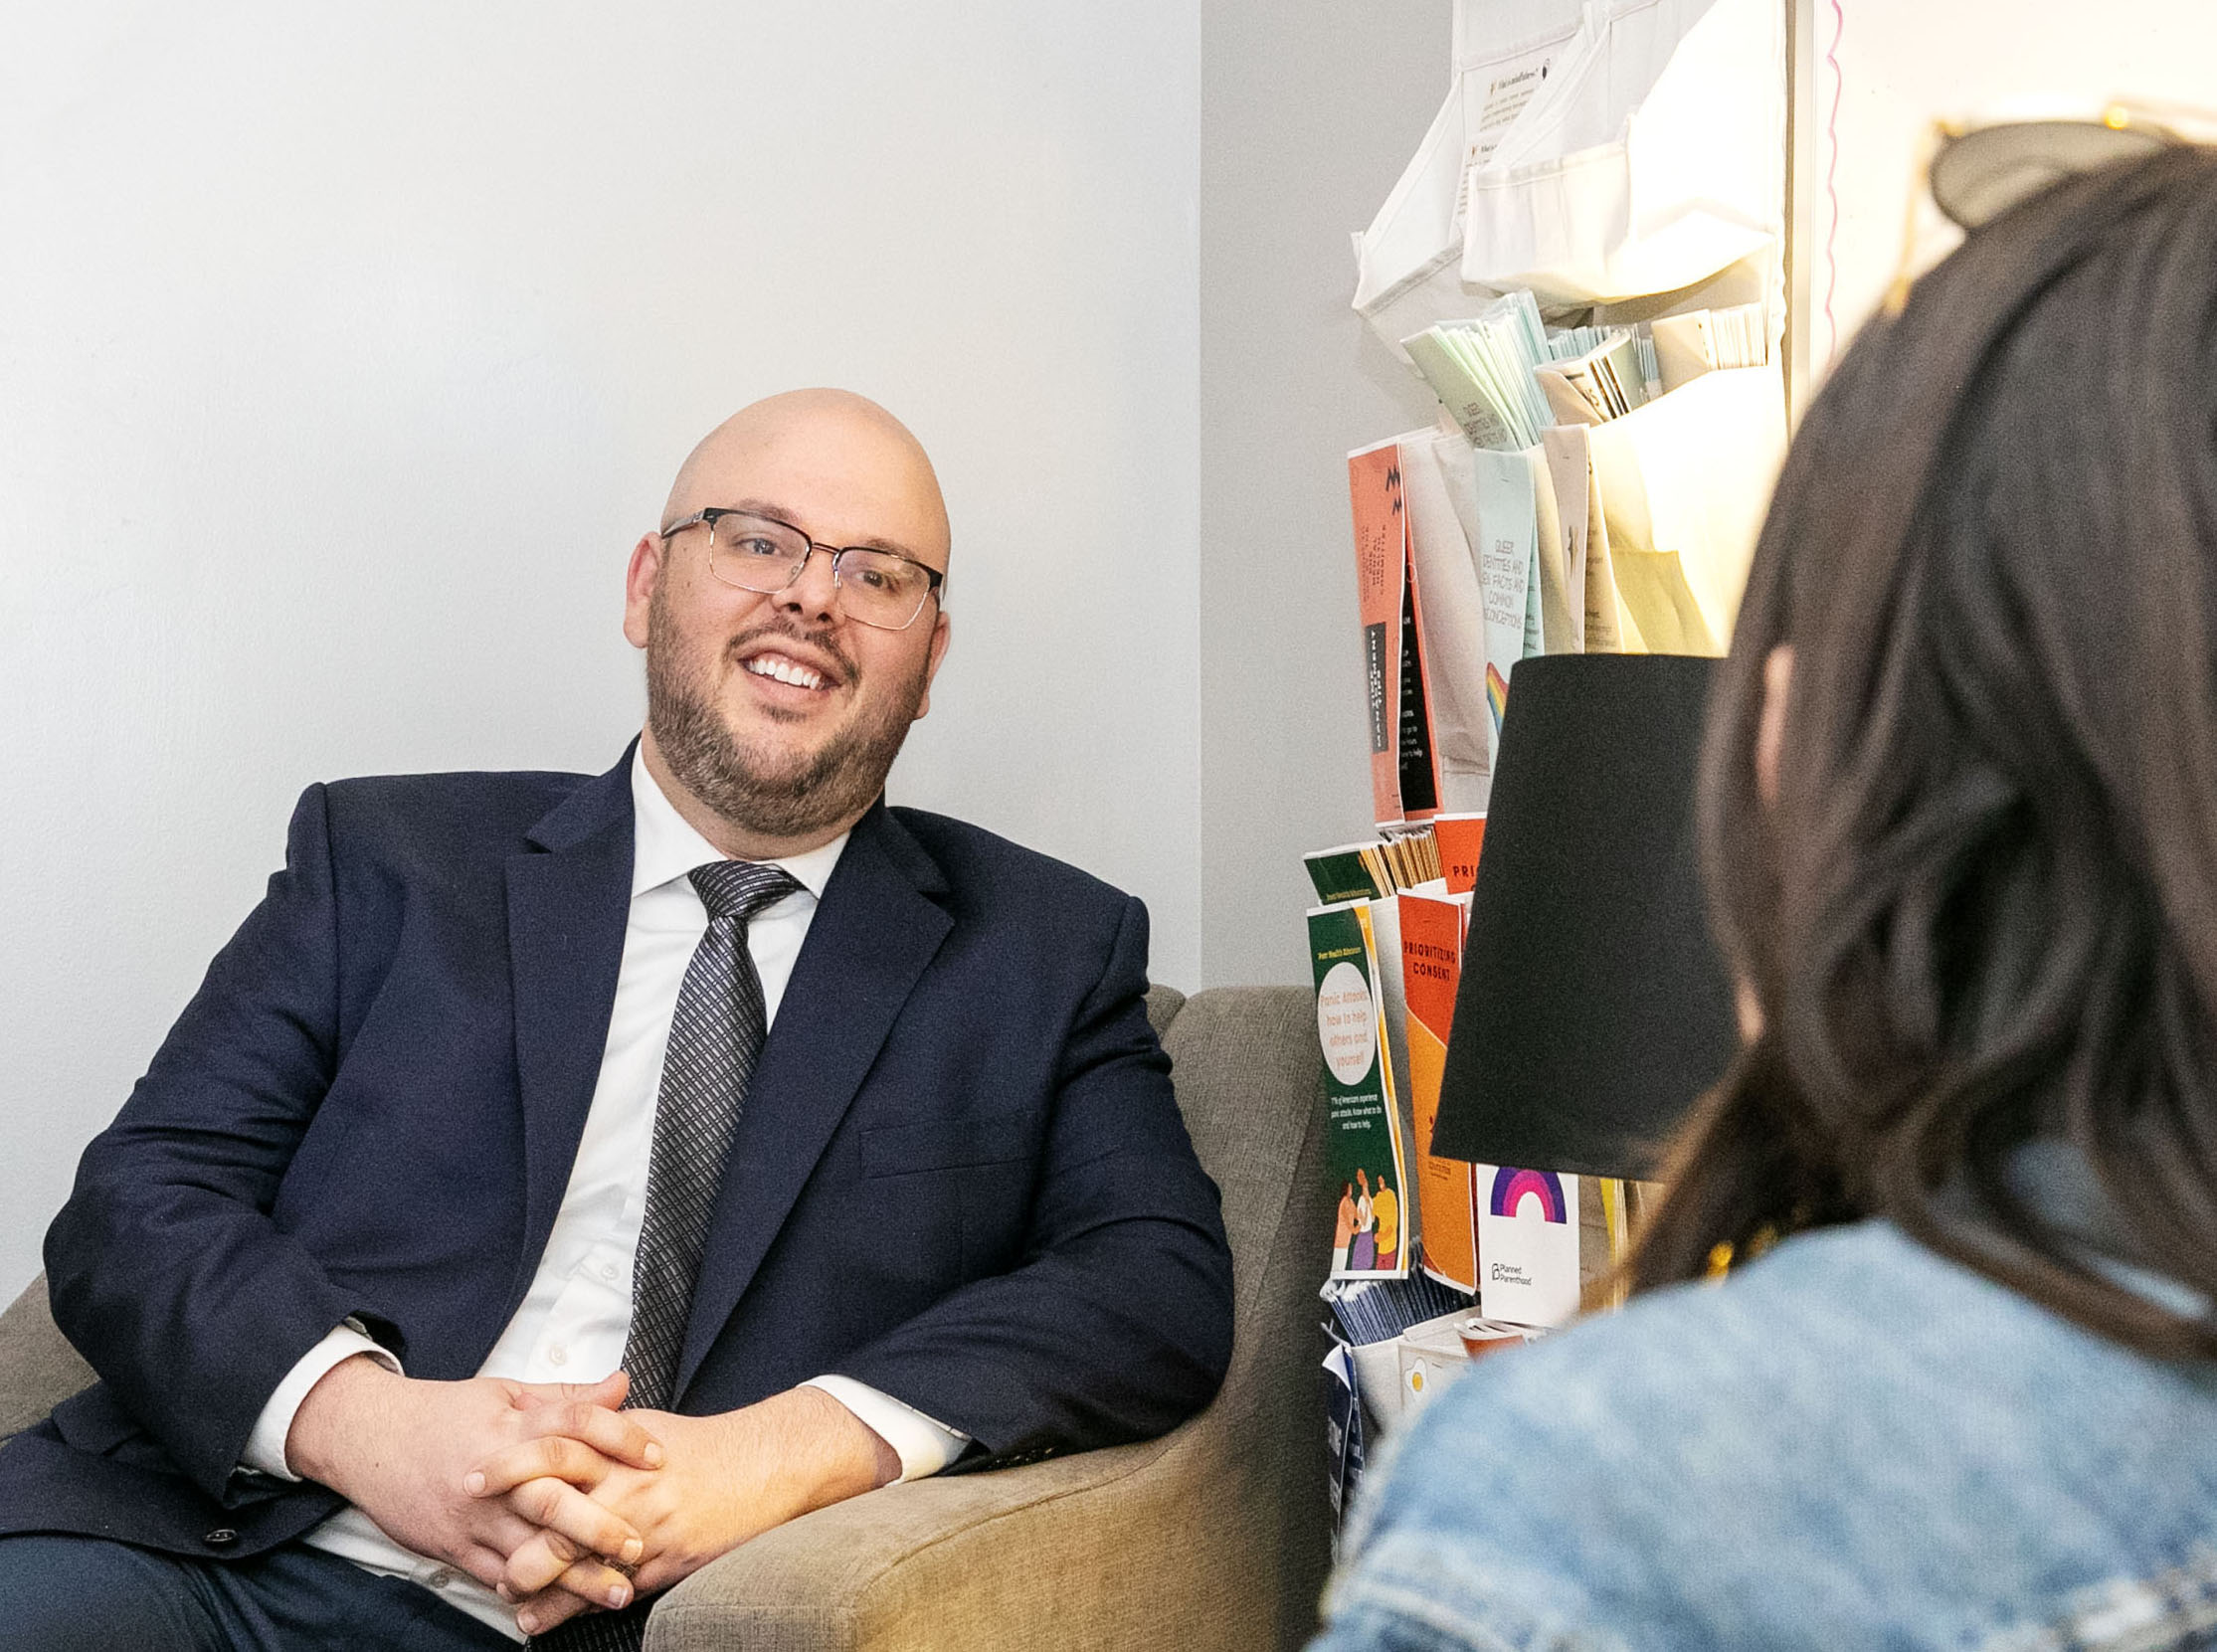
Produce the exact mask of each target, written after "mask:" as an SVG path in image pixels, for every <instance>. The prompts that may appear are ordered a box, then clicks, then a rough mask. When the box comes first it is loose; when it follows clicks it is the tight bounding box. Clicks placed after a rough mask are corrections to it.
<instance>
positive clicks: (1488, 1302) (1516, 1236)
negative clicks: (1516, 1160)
mask: <svg viewBox="0 0 2217 1652" xmlns="http://www.w3.org/2000/svg"><path fill="white" fill-rule="evenodd" d="M1477 1173H1478V1190H1479V1195H1480V1197H1481V1199H1482V1201H1483V1202H1482V1203H1481V1204H1480V1206H1479V1210H1478V1254H1479V1255H1480V1256H1481V1257H1482V1258H1483V1259H1484V1263H1483V1267H1482V1268H1481V1270H1480V1271H1481V1272H1482V1274H1483V1276H1484V1277H1483V1278H1482V1279H1481V1280H1480V1281H1479V1287H1478V1307H1479V1311H1480V1312H1481V1313H1483V1314H1484V1315H1485V1316H1486V1318H1488V1319H1491V1320H1504V1321H1506V1322H1507V1323H1509V1324H1511V1325H1549V1326H1555V1325H1567V1324H1569V1323H1570V1320H1571V1319H1573V1318H1574V1317H1575V1316H1576V1314H1577V1311H1578V1179H1577V1178H1576V1177H1574V1176H1563V1175H1558V1174H1557V1173H1556V1172H1554V1171H1534V1170H1521V1169H1518V1168H1517V1167H1515V1166H1511V1165H1480V1166H1478V1167H1477Z"/></svg>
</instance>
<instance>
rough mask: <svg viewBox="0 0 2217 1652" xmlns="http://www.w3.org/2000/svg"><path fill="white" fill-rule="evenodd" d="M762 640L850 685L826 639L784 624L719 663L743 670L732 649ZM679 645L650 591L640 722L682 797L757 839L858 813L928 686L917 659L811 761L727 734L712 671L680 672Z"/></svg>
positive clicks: (761, 632) (879, 782)
mask: <svg viewBox="0 0 2217 1652" xmlns="http://www.w3.org/2000/svg"><path fill="white" fill-rule="evenodd" d="M771 637H783V638H787V639H790V640H791V641H793V642H806V643H807V644H808V645H809V646H811V647H813V648H816V649H820V650H822V651H823V652H825V653H828V654H830V655H831V657H832V658H834V659H835V660H837V661H838V664H839V668H840V670H841V671H842V672H843V673H844V674H845V678H846V680H847V681H848V682H849V683H854V684H857V685H858V684H859V682H860V674H859V672H858V671H857V670H856V668H855V665H854V662H853V661H852V659H850V658H849V657H848V656H847V654H846V653H845V651H844V650H843V649H841V648H839V647H838V645H837V644H836V643H835V642H832V640H831V639H830V638H828V637H812V636H810V635H809V634H807V633H806V632H803V631H801V630H799V629H798V628H794V627H787V626H781V625H776V624H772V625H765V626H757V627H755V628H754V629H753V630H751V631H748V632H746V633H745V634H743V635H742V636H740V637H737V638H734V639H733V640H732V641H731V642H729V643H727V644H726V645H725V647H724V650H723V658H724V659H726V660H730V661H733V665H732V668H733V669H735V670H738V669H743V668H744V667H741V666H739V665H738V664H737V663H736V656H737V654H738V653H739V651H740V650H741V649H742V648H745V647H749V646H752V645H753V644H755V643H756V642H761V641H762V640H764V639H765V638H771ZM681 646H682V644H681V643H680V642H679V641H678V639H677V636H676V628H675V626H674V625H673V624H672V623H671V621H670V618H669V614H668V611H667V609H666V608H665V606H664V604H663V599H662V593H661V592H660V591H659V590H657V591H656V592H655V593H654V597H653V602H652V606H651V607H650V608H649V609H648V610H647V727H648V728H649V729H651V730H652V731H653V734H654V744H655V747H656V749H658V750H659V751H660V753H661V756H662V761H663V762H665V763H667V764H668V765H669V767H670V772H671V773H672V774H674V775H675V776H676V777H677V780H678V782H679V784H680V785H682V786H683V787H684V788H685V790H686V791H688V792H690V793H691V794H692V795H693V796H694V797H696V798H698V799H699V800H700V801H701V802H702V803H703V804H705V805H707V806H708V808H710V809H711V810H713V811H715V813H716V814H718V815H719V816H721V817H722V818H723V819H724V820H726V821H729V822H730V823H731V824H732V825H733V826H737V827H739V828H740V829H741V830H743V831H748V832H753V833H757V834H759V835H761V836H764V837H804V836H810V835H813V834H815V833H817V832H820V831H827V830H830V829H831V828H833V827H835V826H840V825H842V824H844V823H846V822H848V821H851V820H853V819H855V818H856V817H858V816H859V815H861V813H862V812H863V811H864V810H866V809H868V808H869V806H870V805H871V804H872V803H873V802H875V801H876V799H877V795H878V793H879V792H881V791H882V790H884V787H885V776H886V774H887V773H888V771H890V770H891V769H892V767H893V759H894V758H895V757H896V756H898V755H899V754H900V749H901V742H902V741H904V740H906V739H907V738H908V729H909V725H910V724H911V723H913V722H915V720H916V712H917V708H918V707H919V706H921V705H922V704H923V702H924V691H925V689H926V688H927V687H929V686H930V680H931V679H930V671H929V661H928V660H927V661H926V663H925V665H924V666H923V667H922V668H919V670H918V671H917V673H916V680H915V681H914V682H913V683H911V684H909V685H908V689H907V691H906V692H905V693H903V692H894V693H891V694H889V695H888V696H887V697H886V699H885V702H884V704H883V705H882V706H881V707H880V708H879V709H878V710H877V711H876V712H875V713H874V714H871V715H866V716H865V717H864V718H863V719H862V720H860V721H858V722H856V723H855V724H854V725H853V726H852V727H850V728H846V729H842V730H841V731H840V732H838V733H837V734H835V735H833V736H832V737H831V739H830V740H829V741H828V742H826V743H825V745H824V746H823V747H822V748H821V749H820V750H818V751H817V752H816V753H815V754H814V755H813V756H808V757H788V756H785V755H783V754H780V753H776V752H774V751H772V750H769V749H765V748H763V747H759V746H749V745H745V744H742V743H741V742H740V741H739V740H738V739H737V738H736V737H735V736H734V735H733V733H732V731H731V727H730V725H729V724H727V723H726V722H725V721H724V719H723V716H722V714H721V713H720V712H719V711H718V709H717V706H716V695H715V686H716V685H715V680H714V676H713V673H712V672H711V671H707V670H701V671H690V670H687V669H686V667H685V666H684V664H683V663H682V662H681V661H680V659H679V657H678V656H679V651H680V648H681Z"/></svg>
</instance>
